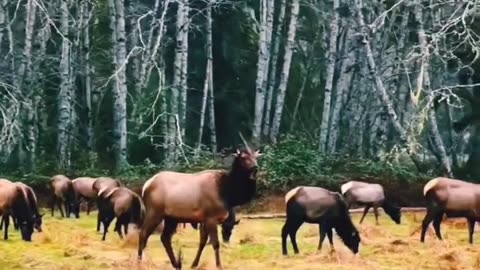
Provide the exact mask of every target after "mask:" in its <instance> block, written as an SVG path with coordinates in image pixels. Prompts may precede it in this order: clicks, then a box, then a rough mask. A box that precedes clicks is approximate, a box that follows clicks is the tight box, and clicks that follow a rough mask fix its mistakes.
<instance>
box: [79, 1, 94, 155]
mask: <svg viewBox="0 0 480 270" xmlns="http://www.w3.org/2000/svg"><path fill="white" fill-rule="evenodd" d="M82 3H83V5H82V6H83V9H84V16H85V17H84V21H83V22H82V26H83V57H84V66H83V74H84V78H85V82H84V83H85V103H86V107H87V146H88V150H89V151H93V150H94V149H95V133H94V128H93V111H92V108H93V106H92V105H93V104H92V85H93V84H92V71H91V65H90V25H89V21H90V19H91V17H90V11H91V8H90V5H89V3H88V1H84V2H82Z"/></svg>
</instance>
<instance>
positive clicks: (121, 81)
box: [109, 0, 128, 171]
mask: <svg viewBox="0 0 480 270" xmlns="http://www.w3.org/2000/svg"><path fill="white" fill-rule="evenodd" d="M109 4H110V5H111V6H110V18H111V20H113V21H114V24H111V25H112V26H114V28H113V29H112V33H115V38H116V40H115V41H114V44H113V45H114V46H113V47H114V50H115V54H114V56H113V58H114V61H113V62H114V64H115V74H116V75H115V86H114V88H113V151H114V156H115V169H116V170H117V171H120V170H121V169H123V168H124V167H125V166H127V165H128V162H127V85H126V64H127V59H126V56H127V47H126V35H125V6H124V2H123V1H122V0H109Z"/></svg>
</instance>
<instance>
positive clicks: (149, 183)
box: [142, 176, 155, 198]
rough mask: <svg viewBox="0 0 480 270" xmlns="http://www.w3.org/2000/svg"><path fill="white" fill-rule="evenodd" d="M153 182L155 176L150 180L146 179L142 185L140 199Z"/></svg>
mask: <svg viewBox="0 0 480 270" xmlns="http://www.w3.org/2000/svg"><path fill="white" fill-rule="evenodd" d="M153 180H155V176H154V177H152V178H150V179H148V181H147V182H145V184H143V188H142V198H143V196H144V194H145V190H147V188H148V187H149V186H150V185H151V184H152V182H153Z"/></svg>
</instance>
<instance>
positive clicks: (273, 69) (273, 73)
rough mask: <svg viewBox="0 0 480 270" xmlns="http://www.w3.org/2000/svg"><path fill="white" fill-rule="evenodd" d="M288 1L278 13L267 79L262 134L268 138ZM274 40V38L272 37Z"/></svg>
mask: <svg viewBox="0 0 480 270" xmlns="http://www.w3.org/2000/svg"><path fill="white" fill-rule="evenodd" d="M286 2H287V1H286V0H281V2H280V10H279V13H278V20H277V25H276V27H275V31H274V32H275V34H274V36H275V39H274V40H273V42H272V43H273V49H272V54H271V58H270V67H269V72H268V78H267V87H266V89H267V93H266V101H265V113H264V115H265V117H264V120H263V127H262V134H263V136H265V137H266V136H268V135H269V132H270V119H271V116H272V112H271V111H272V100H273V90H274V89H275V86H276V80H277V65H278V53H279V50H280V43H282V30H283V25H284V24H285V22H284V21H285V6H286ZM272 38H273V36H272Z"/></svg>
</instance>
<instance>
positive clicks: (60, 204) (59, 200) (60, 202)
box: [57, 198, 65, 218]
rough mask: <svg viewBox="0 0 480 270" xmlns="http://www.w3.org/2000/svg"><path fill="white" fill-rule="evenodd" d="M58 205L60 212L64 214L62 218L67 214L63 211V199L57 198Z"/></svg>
mask: <svg viewBox="0 0 480 270" xmlns="http://www.w3.org/2000/svg"><path fill="white" fill-rule="evenodd" d="M57 206H58V209H60V214H61V215H62V218H64V217H65V214H64V212H63V208H62V200H61V199H60V198H58V199H57Z"/></svg>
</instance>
